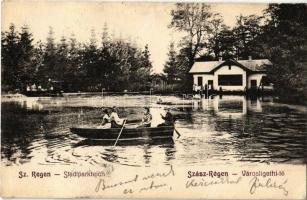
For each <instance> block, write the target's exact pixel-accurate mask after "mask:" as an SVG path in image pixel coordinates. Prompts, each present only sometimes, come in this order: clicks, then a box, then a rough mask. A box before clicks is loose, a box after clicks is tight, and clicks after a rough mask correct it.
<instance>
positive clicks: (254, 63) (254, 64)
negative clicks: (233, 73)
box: [189, 59, 272, 73]
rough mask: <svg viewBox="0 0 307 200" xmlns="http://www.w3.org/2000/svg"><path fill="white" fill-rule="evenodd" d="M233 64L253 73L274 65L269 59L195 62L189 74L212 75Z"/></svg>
mask: <svg viewBox="0 0 307 200" xmlns="http://www.w3.org/2000/svg"><path fill="white" fill-rule="evenodd" d="M228 62H232V64H234V65H237V66H240V67H244V68H246V69H247V70H250V71H252V72H260V71H266V69H265V67H266V66H267V65H272V63H271V62H270V61H269V60H268V59H257V60H232V59H227V60H223V61H202V62H195V63H194V65H193V66H192V68H191V70H190V71H189V73H212V72H213V71H214V70H215V69H217V68H218V67H221V66H224V64H225V65H226V63H228Z"/></svg>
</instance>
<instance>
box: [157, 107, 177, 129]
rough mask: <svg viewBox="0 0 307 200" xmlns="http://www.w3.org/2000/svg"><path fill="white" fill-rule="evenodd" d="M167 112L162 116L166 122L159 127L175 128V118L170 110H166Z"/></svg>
mask: <svg viewBox="0 0 307 200" xmlns="http://www.w3.org/2000/svg"><path fill="white" fill-rule="evenodd" d="M165 110H166V114H165V116H163V115H162V114H160V115H161V117H162V119H163V120H164V122H163V123H162V124H159V125H158V126H174V117H173V115H172V113H171V112H170V108H165Z"/></svg>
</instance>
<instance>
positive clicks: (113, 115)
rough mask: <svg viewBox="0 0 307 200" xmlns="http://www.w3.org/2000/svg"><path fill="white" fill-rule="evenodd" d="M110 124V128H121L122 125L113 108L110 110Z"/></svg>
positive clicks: (121, 120)
mask: <svg viewBox="0 0 307 200" xmlns="http://www.w3.org/2000/svg"><path fill="white" fill-rule="evenodd" d="M110 122H111V128H121V127H122V124H123V119H120V118H119V116H118V114H117V110H116V107H115V106H114V107H113V108H112V111H111V114H110Z"/></svg>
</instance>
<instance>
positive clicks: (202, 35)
mask: <svg viewBox="0 0 307 200" xmlns="http://www.w3.org/2000/svg"><path fill="white" fill-rule="evenodd" d="M212 15H213V13H212V12H211V11H210V6H209V5H207V4H203V3H177V4H176V9H174V10H172V11H171V17H172V21H171V24H170V27H171V28H174V29H175V30H177V31H180V32H183V33H185V34H186V35H185V36H184V37H183V38H182V40H181V41H180V44H179V45H180V46H181V50H180V54H181V55H180V57H181V61H180V62H179V63H180V68H181V70H184V72H183V74H182V75H183V77H182V81H183V87H184V90H191V89H192V78H191V76H190V75H189V73H188V72H189V70H190V69H191V67H192V66H193V64H194V60H195V58H196V56H197V55H198V54H199V53H200V52H201V51H202V50H203V48H204V47H205V43H206V41H207V40H208V35H209V33H210V31H211V27H210V19H211V17H212ZM183 57H186V58H183ZM186 61H187V62H186ZM184 65H185V66H184Z"/></svg>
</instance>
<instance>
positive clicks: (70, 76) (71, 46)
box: [1, 24, 152, 91]
mask: <svg viewBox="0 0 307 200" xmlns="http://www.w3.org/2000/svg"><path fill="white" fill-rule="evenodd" d="M101 39H102V43H101V46H98V44H97V39H96V34H95V31H94V30H91V37H90V41H89V43H85V44H81V43H78V42H77V40H76V38H75V36H74V35H72V36H71V37H70V38H69V39H66V38H65V37H61V39H60V41H59V43H57V42H56V41H55V38H54V32H53V29H52V27H50V28H49V32H48V37H47V39H46V43H42V42H41V41H38V42H37V43H36V44H35V45H33V38H32V34H31V33H30V32H29V28H28V27H27V26H23V27H22V29H21V32H20V33H19V32H17V31H16V29H15V26H14V25H13V24H12V25H11V26H10V28H9V30H8V31H6V32H3V33H2V60H1V62H2V89H5V90H14V89H19V90H25V88H26V86H27V85H29V84H33V83H35V84H36V85H41V86H42V87H43V88H48V87H49V86H50V84H52V83H57V84H59V85H60V87H61V89H63V90H64V91H101V89H105V90H111V91H123V90H133V91H137V90H145V89H146V90H147V89H148V88H147V86H148V81H149V80H150V73H151V70H152V64H151V61H150V52H149V47H148V45H145V47H144V49H141V48H139V47H137V46H136V45H134V44H131V43H130V42H127V41H124V40H121V39H115V38H110V37H109V35H108V29H107V25H106V24H105V26H104V28H103V34H102V38H101Z"/></svg>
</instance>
